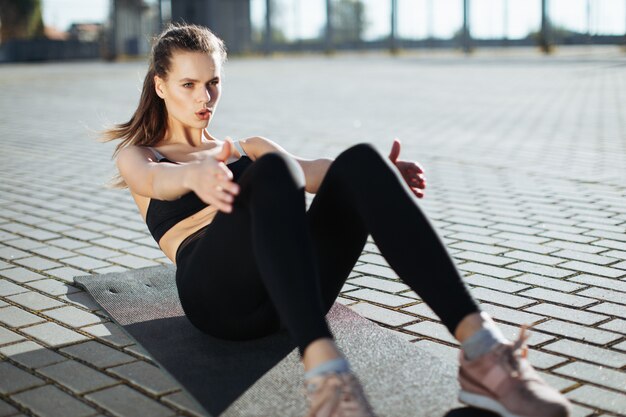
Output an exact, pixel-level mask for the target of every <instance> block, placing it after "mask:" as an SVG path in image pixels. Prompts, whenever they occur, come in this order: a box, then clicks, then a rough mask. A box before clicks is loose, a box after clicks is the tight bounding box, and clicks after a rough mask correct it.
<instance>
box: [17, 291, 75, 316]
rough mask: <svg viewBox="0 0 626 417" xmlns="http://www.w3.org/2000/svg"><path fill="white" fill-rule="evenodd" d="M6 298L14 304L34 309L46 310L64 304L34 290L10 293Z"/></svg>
mask: <svg viewBox="0 0 626 417" xmlns="http://www.w3.org/2000/svg"><path fill="white" fill-rule="evenodd" d="M6 298H7V300H11V301H12V302H14V303H16V304H19V305H21V306H24V307H26V308H29V309H31V310H34V311H41V310H46V309H49V308H53V307H59V306H62V305H64V303H62V302H60V301H58V300H55V299H53V298H50V297H47V296H45V295H42V294H39V293H38V292H35V291H28V292H24V293H21V294H16V295H11V296H9V297H6Z"/></svg>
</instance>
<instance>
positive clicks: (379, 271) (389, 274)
mask: <svg viewBox="0 0 626 417" xmlns="http://www.w3.org/2000/svg"><path fill="white" fill-rule="evenodd" d="M354 270H355V271H356V272H360V273H362V274H366V275H375V276H379V277H383V278H389V279H398V275H397V274H396V273H395V272H394V271H393V269H391V268H388V267H385V266H380V265H372V264H363V265H361V266H358V267H355V268H354Z"/></svg>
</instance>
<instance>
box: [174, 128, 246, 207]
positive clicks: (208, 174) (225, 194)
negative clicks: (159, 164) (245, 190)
mask: <svg viewBox="0 0 626 417" xmlns="http://www.w3.org/2000/svg"><path fill="white" fill-rule="evenodd" d="M233 153H234V146H233V144H232V142H231V141H230V140H226V141H225V142H224V145H223V146H222V148H221V149H215V150H213V149H212V150H211V151H209V152H207V154H206V157H204V158H202V159H200V160H197V161H194V162H193V163H191V164H189V165H188V167H189V168H188V172H187V175H186V178H185V185H186V187H187V188H189V189H190V190H191V191H193V192H195V193H196V195H197V196H198V198H200V200H202V201H204V202H205V203H207V204H211V205H214V206H215V207H217V209H218V210H220V211H223V212H225V213H230V212H231V211H232V209H233V206H232V203H233V201H234V199H235V197H234V196H236V195H237V194H239V185H238V184H237V183H235V182H233V180H232V179H233V173H232V172H231V171H230V169H228V167H227V166H226V164H225V163H224V162H225V161H226V160H228V158H229V157H230V156H231V155H232V154H233Z"/></svg>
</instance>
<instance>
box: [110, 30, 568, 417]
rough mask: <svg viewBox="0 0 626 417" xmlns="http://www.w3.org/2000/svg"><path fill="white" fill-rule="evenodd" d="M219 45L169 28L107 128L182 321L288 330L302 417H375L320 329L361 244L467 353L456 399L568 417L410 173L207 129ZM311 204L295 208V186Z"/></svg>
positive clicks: (507, 412) (221, 57)
mask: <svg viewBox="0 0 626 417" xmlns="http://www.w3.org/2000/svg"><path fill="white" fill-rule="evenodd" d="M225 59H226V52H225V50H224V46H223V43H222V41H221V40H220V39H218V38H217V37H216V36H215V35H213V33H211V32H210V31H209V30H208V29H206V28H202V27H198V26H194V25H184V26H176V25H171V26H169V27H168V28H167V29H165V31H164V32H163V33H161V34H160V35H159V37H158V38H157V39H156V42H155V44H154V46H153V49H152V56H151V60H150V67H149V69H148V73H147V74H146V77H145V81H144V85H143V91H142V94H141V99H140V103H139V107H138V108H137V110H136V112H135V114H134V115H133V116H132V118H131V120H130V121H129V122H128V123H124V124H120V125H118V126H116V127H115V128H113V129H110V130H109V131H107V132H106V135H105V140H113V139H121V140H122V141H121V143H119V144H118V146H117V148H116V151H115V153H114V157H115V156H117V159H116V162H117V167H118V169H119V172H120V175H121V178H119V181H118V185H119V186H121V187H123V186H127V187H128V188H129V190H130V192H131V194H132V196H133V198H134V199H135V202H136V203H137V206H138V208H139V211H140V213H141V214H142V216H143V218H144V220H145V221H146V223H147V226H148V228H149V230H150V232H151V233H152V235H153V237H154V238H155V240H156V241H157V243H158V244H159V246H160V248H161V249H162V250H163V252H164V253H165V255H167V257H168V258H169V259H171V260H172V261H173V262H174V263H175V264H176V266H177V271H176V283H177V286H178V292H179V295H180V300H181V303H182V306H183V309H184V311H185V314H186V316H187V317H188V318H189V320H190V321H191V322H192V323H193V324H194V325H195V326H196V327H198V328H199V329H200V330H202V331H204V332H206V333H208V334H211V335H213V336H216V337H220V338H224V339H230V340H245V339H252V338H258V337H262V336H265V335H268V334H271V333H273V332H275V331H277V330H279V329H280V328H281V327H282V326H284V327H286V328H287V330H288V331H289V333H290V334H291V336H292V337H293V339H294V341H295V342H296V343H297V345H298V348H299V351H300V354H301V357H302V362H303V364H304V368H305V385H306V387H307V393H308V396H309V398H310V401H311V409H310V415H311V416H317V417H321V416H348V415H349V416H373V415H374V413H373V411H372V409H371V407H370V405H369V403H368V401H367V398H366V396H365V395H364V394H363V392H362V389H361V387H360V384H359V382H358V380H357V379H356V378H355V377H354V375H353V374H352V373H351V372H350V367H349V365H348V362H347V360H346V359H345V358H344V357H343V356H342V354H341V352H340V351H339V350H338V349H337V346H336V345H335V343H334V341H333V336H332V334H331V332H330V330H329V328H328V326H327V323H326V321H325V319H324V316H325V314H326V313H327V312H328V310H329V309H330V307H331V306H332V304H333V302H334V300H335V299H336V297H337V295H338V294H339V291H340V289H341V287H342V285H343V283H344V282H345V280H346V278H347V277H348V275H349V273H350V271H351V270H352V267H353V266H354V264H355V262H356V261H357V259H358V257H359V255H360V254H361V252H362V249H363V246H364V244H365V242H366V238H367V236H368V234H371V235H372V237H373V238H374V240H375V241H376V243H377V245H378V246H379V248H380V250H381V253H382V255H383V256H384V257H385V258H386V259H387V261H388V262H389V264H390V265H391V267H392V268H393V269H394V270H395V271H396V272H397V273H398V275H399V276H400V277H401V278H402V279H403V280H404V281H405V282H406V283H407V284H408V285H409V286H410V287H411V288H412V289H413V290H415V291H416V292H417V293H418V294H419V295H420V296H421V297H422V299H423V300H424V301H425V302H426V303H427V304H428V305H429V306H430V307H431V308H432V309H433V310H434V311H435V313H437V314H438V315H439V317H440V318H441V319H442V321H443V322H444V324H445V325H446V326H447V327H448V329H449V330H450V332H451V333H452V334H454V336H455V337H456V338H457V339H458V340H459V341H460V343H461V346H462V354H461V359H460V360H461V366H460V373H459V379H460V383H461V387H462V391H461V393H460V399H461V401H463V402H465V403H467V404H470V405H474V406H477V407H482V408H486V409H490V410H493V411H496V412H498V413H500V414H502V415H503V416H511V417H514V416H528V417H530V416H533V417H536V416H566V415H569V411H568V410H569V404H568V402H567V400H566V399H565V398H564V397H563V396H562V395H561V394H560V393H558V392H557V391H556V390H554V389H552V388H551V387H549V386H548V385H546V384H545V382H543V381H542V380H541V379H540V378H539V377H538V376H537V374H536V373H535V372H534V371H533V370H532V368H531V367H530V365H529V364H528V363H527V362H526V360H525V359H524V358H523V356H524V355H523V354H522V352H524V351H525V347H524V340H525V338H524V336H523V332H522V336H521V337H520V340H518V341H517V342H516V343H514V344H512V343H510V342H509V341H507V340H506V339H505V338H504V337H503V336H502V333H501V332H500V331H499V330H498V329H497V327H496V326H495V324H494V322H493V321H492V320H491V319H490V318H489V317H488V316H487V315H486V314H485V313H482V312H481V311H480V310H479V307H478V306H477V304H476V303H475V301H474V300H473V299H472V298H471V296H470V295H469V293H468V291H467V288H466V287H465V285H464V284H463V282H462V280H461V277H460V276H459V273H458V272H457V270H456V269H455V267H454V264H453V262H452V260H451V259H450V257H449V255H448V254H447V252H446V250H445V247H444V246H443V245H442V243H441V241H440V240H439V239H438V237H437V236H436V234H435V232H434V231H433V229H432V227H431V226H430V224H429V223H428V221H427V219H426V218H425V217H424V215H423V214H422V212H421V210H420V209H419V207H418V205H417V204H416V199H415V197H420V198H421V197H422V196H423V193H424V189H425V187H426V183H425V180H424V176H423V172H422V170H421V169H420V167H419V166H418V165H417V164H415V163H413V162H406V161H401V160H399V159H398V155H399V153H400V143H399V142H398V141H395V142H394V144H393V146H392V150H391V154H390V155H389V158H385V157H383V156H381V155H380V154H379V153H378V152H377V151H376V150H375V149H374V148H373V147H371V146H369V145H365V144H361V145H356V146H354V147H351V148H350V149H348V150H346V151H345V152H343V153H342V154H340V155H339V156H338V157H337V159H335V160H334V161H333V160H330V159H315V160H305V159H302V158H298V157H295V156H293V155H290V154H288V153H287V152H286V151H285V150H284V149H282V148H281V147H279V146H278V145H276V144H275V143H273V142H271V141H270V140H267V139H264V138H261V137H253V138H248V139H245V140H240V141H237V142H231V141H230V140H219V139H218V138H216V137H214V136H212V135H211V134H210V133H208V131H207V130H205V128H206V127H207V126H208V124H209V123H210V121H211V120H212V118H213V116H214V114H215V111H216V109H217V105H218V103H219V100H220V95H221V89H222V88H221V70H222V65H223V63H224V61H225ZM305 190H306V191H308V192H310V193H316V196H315V198H314V200H313V202H312V204H311V206H310V208H309V210H308V211H307V210H306V206H305V198H304V191H305Z"/></svg>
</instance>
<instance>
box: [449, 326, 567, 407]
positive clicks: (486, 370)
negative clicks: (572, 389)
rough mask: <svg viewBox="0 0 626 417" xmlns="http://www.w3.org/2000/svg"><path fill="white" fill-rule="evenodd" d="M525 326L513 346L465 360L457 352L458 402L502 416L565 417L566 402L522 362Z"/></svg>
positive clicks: (523, 360) (499, 347)
mask: <svg viewBox="0 0 626 417" xmlns="http://www.w3.org/2000/svg"><path fill="white" fill-rule="evenodd" d="M526 339H528V336H527V335H526V327H525V326H522V330H521V333H520V336H519V339H518V340H517V341H516V342H515V343H514V344H510V343H509V344H503V345H500V346H498V347H496V348H494V349H492V350H491V351H490V352H488V353H486V354H484V355H482V356H480V357H479V358H476V359H474V360H473V361H469V360H467V359H466V358H465V355H464V354H463V352H461V366H460V368H459V382H460V384H461V391H460V393H459V401H461V402H462V403H465V404H467V405H470V406H473V407H477V408H482V409H486V410H490V411H493V412H495V413H498V414H500V415H501V416H503V417H568V416H569V415H570V408H571V406H570V403H569V401H568V400H567V399H566V398H565V397H564V396H563V395H562V394H561V393H560V392H559V391H557V390H555V389H554V388H552V387H551V386H549V385H548V384H547V383H546V382H545V381H544V380H543V379H541V377H540V376H539V374H537V372H535V370H534V369H533V367H532V366H531V365H530V363H528V361H527V360H526V355H527V352H528V349H527V347H526V343H525V342H526Z"/></svg>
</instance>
